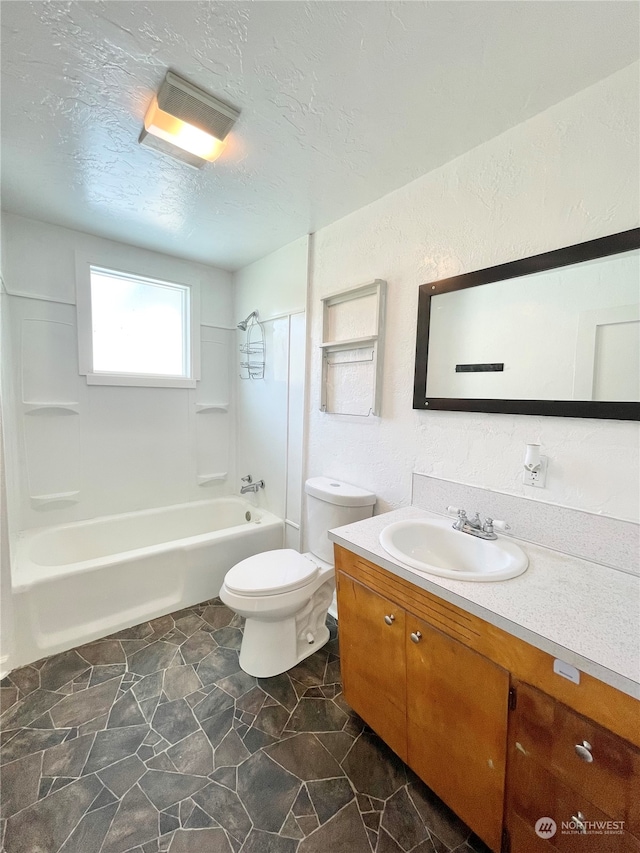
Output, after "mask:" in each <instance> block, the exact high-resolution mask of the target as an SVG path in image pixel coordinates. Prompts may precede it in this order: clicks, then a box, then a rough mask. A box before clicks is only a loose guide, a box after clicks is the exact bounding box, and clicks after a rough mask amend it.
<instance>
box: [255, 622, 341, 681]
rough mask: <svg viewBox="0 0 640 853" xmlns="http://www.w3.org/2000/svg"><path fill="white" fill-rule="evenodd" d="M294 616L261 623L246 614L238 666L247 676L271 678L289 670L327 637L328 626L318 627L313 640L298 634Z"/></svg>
mask: <svg viewBox="0 0 640 853" xmlns="http://www.w3.org/2000/svg"><path fill="white" fill-rule="evenodd" d="M298 625H299V620H298V619H296V616H291V617H289V618H287V619H281V620H279V621H277V622H265V621H263V620H260V619H252V618H251V617H248V618H247V620H246V622H245V626H244V636H243V638H242V646H241V648H240V666H241V667H242V669H243V670H244V672H246V673H247V674H248V675H253V676H255V677H256V678H271V677H272V676H274V675H280V674H281V673H283V672H286V671H287V670H288V669H293V667H294V666H296V664H299V663H300V662H301V661H303V660H304V659H305V658H308V657H309V656H310V655H312V654H313V653H314V652H317V651H318V650H319V649H321V648H322V647H323V646H324V645H325V643H327V641H328V640H329V629H328V628H327V626H326V625H322V626H320V627H319V628H318V629H316V631H315V632H314V634H313V642H312V643H311V642H309V641H308V640H307V639H306V637H298V636H297V634H298Z"/></svg>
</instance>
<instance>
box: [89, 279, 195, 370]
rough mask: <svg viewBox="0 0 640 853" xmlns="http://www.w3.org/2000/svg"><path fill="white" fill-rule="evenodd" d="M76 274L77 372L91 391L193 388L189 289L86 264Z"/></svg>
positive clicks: (192, 292)
mask: <svg viewBox="0 0 640 853" xmlns="http://www.w3.org/2000/svg"><path fill="white" fill-rule="evenodd" d="M79 272H80V273H81V275H80V278H79V282H78V283H79V287H78V294H77V296H78V299H77V304H78V332H79V342H80V362H81V370H80V372H81V373H84V374H85V375H86V377H87V382H88V383H89V384H90V385H152V386H153V385H155V386H158V385H160V386H167V387H181V386H182V387H195V382H196V379H197V378H198V376H197V371H196V369H197V366H198V365H197V356H198V352H197V349H196V344H197V341H194V340H193V338H194V337H195V338H197V337H198V336H197V335H195V336H193V335H192V329H196V328H197V315H196V311H195V309H196V305H195V303H196V302H197V289H196V288H194V286H193V285H189V284H178V283H175V282H169V281H161V280H158V279H154V278H147V277H145V276H141V275H137V274H132V273H125V272H120V271H117V270H112V269H106V268H104V267H100V266H97V265H94V264H91V263H89V264H84V265H82V269H81V270H79ZM87 279H88V280H87Z"/></svg>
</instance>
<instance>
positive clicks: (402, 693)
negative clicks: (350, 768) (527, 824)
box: [337, 572, 509, 850]
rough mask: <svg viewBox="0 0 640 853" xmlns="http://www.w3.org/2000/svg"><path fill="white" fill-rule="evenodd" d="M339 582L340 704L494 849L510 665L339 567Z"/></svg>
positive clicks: (500, 800) (497, 836)
mask: <svg viewBox="0 0 640 853" xmlns="http://www.w3.org/2000/svg"><path fill="white" fill-rule="evenodd" d="M337 589H338V609H339V618H340V659H341V666H342V680H343V689H344V696H345V699H346V701H347V702H348V703H349V705H351V707H352V708H353V709H354V710H355V711H357V712H358V714H360V716H361V717H362V718H363V719H364V720H365V721H366V722H367V723H368V724H369V725H370V726H371V728H372V729H373V730H374V731H375V732H376V733H377V734H378V735H380V737H381V738H382V739H383V740H384V741H385V742H386V743H387V744H388V745H389V746H390V747H391V748H392V749H393V750H394V752H396V754H397V755H399V756H400V758H402V760H403V761H405V762H406V763H407V764H408V765H409V766H410V767H411V768H412V769H413V770H414V771H415V772H416V773H417V774H418V776H420V778H421V779H423V780H424V782H425V783H426V784H427V785H428V786H429V787H430V788H431V789H432V790H433V791H435V793H436V794H437V795H438V796H439V797H440V798H441V799H442V800H444V801H445V802H446V803H447V804H448V805H449V806H450V807H451V808H452V809H453V810H454V811H455V812H456V814H458V815H459V817H461V818H462V820H464V821H465V822H466V823H467V824H468V825H469V826H470V827H471V828H472V829H473V830H474V832H476V833H477V835H479V836H480V838H482V839H483V840H484V841H485V842H486V843H487V844H488V845H489V846H490V847H491V848H492V849H493V850H499V849H500V843H501V835H502V817H503V801H504V778H505V763H506V747H507V717H508V702H509V674H508V672H506V670H504V669H502V668H501V667H499V666H496V665H495V664H493V663H492V662H491V661H489V660H488V659H487V658H485V657H483V656H482V655H479V654H477V653H476V652H474V651H472V650H470V649H468V648H466V647H465V646H464V645H463V644H462V643H460V642H459V641H457V640H454V639H452V638H451V637H448V636H447V635H446V634H444V633H443V632H441V631H439V630H436V629H435V628H433V627H432V625H430V624H429V623H428V622H426V621H424V620H421V619H418V618H417V617H416V616H414V615H413V614H410V613H408V612H407V611H406V610H405V609H404V608H402V607H400V606H399V605H398V604H397V603H396V602H393V601H391V600H390V599H388V598H385V597H384V596H382V595H379V594H378V593H376V592H373V591H372V590H371V589H368V588H367V587H366V586H364V585H363V584H361V583H359V582H358V581H355V580H354V579H353V578H351V577H349V575H347V574H344V573H343V572H338V575H337Z"/></svg>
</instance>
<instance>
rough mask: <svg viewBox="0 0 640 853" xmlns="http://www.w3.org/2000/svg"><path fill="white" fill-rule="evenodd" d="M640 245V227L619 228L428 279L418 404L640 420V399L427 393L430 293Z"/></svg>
mask: <svg viewBox="0 0 640 853" xmlns="http://www.w3.org/2000/svg"><path fill="white" fill-rule="evenodd" d="M638 248H640V228H632V229H631V230H629V231H622V232H620V233H619V234H611V235H609V236H608V237H600V238H599V239H597V240H589V241H588V242H586V243H578V244H576V245H575V246H567V247H565V248H564V249H555V250H554V251H552V252H544V253H543V254H541V255H532V256H531V257H530V258H523V259H522V260H519V261H511V262H509V263H506V264H500V265H499V266H496V267H489V268H488V269H484V270H477V271H476V272H469V273H464V274H462V275H457V276H453V277H451V278H445V279H442V280H441V281H435V282H429V283H428V284H423V285H421V286H420V290H419V297H418V329H417V333H416V365H415V379H414V385H413V408H414V409H427V410H433V409H436V410H440V411H453V412H498V413H503V414H510V415H552V416H555V417H562V418H609V419H612V420H621V421H637V420H640V402H604V401H599V400H585V401H582V400H491V399H457V398H449V397H427V396H426V393H427V357H428V352H429V318H430V313H431V297H432V296H438V295H440V294H442V293H451V291H454V290H464V289H465V288H467V287H478V286H479V285H482V284H490V283H491V282H495V281H505V280H506V279H509V278H517V277H519V276H523V275H529V274H531V273H537V272H544V271H545V270H551V269H556V268H558V267H566V266H570V265H571V264H577V263H580V262H581V261H592V260H595V259H596V258H605V257H607V256H608V255H618V254H620V253H621V252H629V251H631V250H632V249H638Z"/></svg>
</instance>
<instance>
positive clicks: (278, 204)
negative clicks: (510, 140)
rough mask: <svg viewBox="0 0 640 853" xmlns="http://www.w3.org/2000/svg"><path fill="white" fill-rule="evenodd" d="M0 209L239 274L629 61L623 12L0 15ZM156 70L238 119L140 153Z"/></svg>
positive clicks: (11, 7) (27, 9)
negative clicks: (222, 130) (170, 153)
mask: <svg viewBox="0 0 640 853" xmlns="http://www.w3.org/2000/svg"><path fill="white" fill-rule="evenodd" d="M1 11H2V146H3V147H2V155H3V156H2V167H3V171H2V182H3V196H2V201H3V207H4V208H5V209H7V210H10V211H12V212H14V213H18V214H21V215H23V216H28V217H32V218H35V219H42V220H45V221H49V222H54V223H57V224H60V225H65V226H68V227H71V228H76V229H80V230H83V231H88V232H90V233H94V234H98V235H101V236H105V237H109V238H112V239H116V240H121V241H123V242H128V243H133V244H135V245H140V246H144V247H147V248H151V249H156V250H160V251H164V252H167V253H169V254H174V255H177V256H180V257H186V258H192V259H194V260H198V261H203V262H205V263H211V264H214V265H217V266H221V267H225V268H228V269H234V268H237V267H239V266H242V265H244V264H246V263H248V262H250V261H252V260H255V259H256V258H259V257H261V256H263V255H265V254H267V253H268V252H271V251H273V250H275V249H276V248H278V247H279V246H282V245H284V244H285V243H287V242H289V241H291V240H293V239H295V238H297V237H299V236H301V235H303V234H305V233H307V232H308V231H313V230H316V229H317V228H319V227H321V226H323V225H326V224H328V223H329V222H332V221H334V220H336V219H338V218H340V217H341V216H344V215H345V214H348V213H349V212H351V211H353V210H356V209H357V208H359V207H362V206H363V205H365V204H368V203H370V202H372V201H374V200H375V199H377V198H380V197H381V196H382V195H384V194H385V193H388V192H390V191H391V190H394V189H396V188H398V187H400V186H403V185H404V184H406V183H408V182H409V181H411V180H413V179H414V178H416V177H418V176H419V175H421V174H424V173H425V172H428V171H429V170H431V169H433V168H435V167H437V166H439V165H441V164H442V163H445V162H447V161H448V160H451V159H452V158H454V157H455V156H457V155H459V154H461V153H463V152H465V151H468V150H469V149H471V148H473V147H474V146H476V145H478V144H480V143H481V142H483V141H485V140H487V139H490V138H492V137H493V136H496V135H497V134H499V133H501V132H503V131H504V130H506V129H508V128H509V127H513V126H514V125H516V124H518V123H520V122H522V121H524V120H525V119H527V118H529V117H531V116H533V115H535V114H536V113H538V112H540V111H542V110H544V109H546V108H547V107H548V106H550V105H551V104H554V103H557V102H558V101H560V100H562V99H563V98H566V97H568V96H570V95H572V94H574V93H575V92H577V91H579V90H580V89H583V88H585V87H587V86H589V85H591V84H592V83H595V82H596V81H597V80H599V79H602V78H603V77H605V76H607V75H609V74H611V73H613V72H615V71H617V70H618V69H620V68H622V67H624V66H626V65H629V64H630V63H631V62H633V61H634V60H635V59H636V58H637V56H638V35H637V34H638V5H637V4H636V3H629V2H615V0H606V2H597V0H596V2H554V0H543V1H542V2H473V1H472V2H407V3H402V2H385V0H379V1H378V0H374V2H316V3H307V2H303V0H298V1H297V2H271V1H270V0H263V2H254V3H244V2H191V0H186V2H170V0H169V1H167V2H158V0H156V2H151V3H147V2H143V0H134V2H127V0H122V2H117V1H116V0H109V2H37V3H34V2H25V1H24V0H22V2H6V0H5V2H3V3H2V10H1ZM167 68H171V69H172V70H174V71H176V72H177V73H179V74H181V75H182V76H184V77H186V78H187V79H189V80H190V81H191V82H193V83H195V84H197V85H199V86H202V87H203V88H206V89H207V90H209V91H210V92H211V93H212V94H214V95H218V96H220V97H222V98H224V99H225V100H227V101H229V102H230V103H231V104H233V105H234V106H237V107H239V108H240V109H241V110H242V115H241V117H240V120H239V122H238V124H237V125H236V128H235V130H234V132H233V136H232V137H230V138H229V145H228V147H227V150H226V152H225V154H224V155H223V157H222V158H221V159H220V160H219V161H218V162H217V163H215V164H213V165H208V166H206V167H205V168H204V169H203V170H202V171H195V170H192V169H190V168H189V167H187V166H185V165H183V164H182V163H179V162H174V161H172V160H170V159H166V158H164V157H162V156H160V155H158V154H156V153H155V152H153V151H150V150H148V149H145V148H141V147H140V146H139V145H138V144H137V137H138V133H139V131H140V127H141V122H142V117H143V115H144V112H145V110H146V107H147V104H148V102H149V100H150V98H151V96H152V94H153V93H154V92H155V91H156V89H157V88H158V86H159V84H160V82H161V81H162V79H163V77H164V74H165V71H166V69H167Z"/></svg>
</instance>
